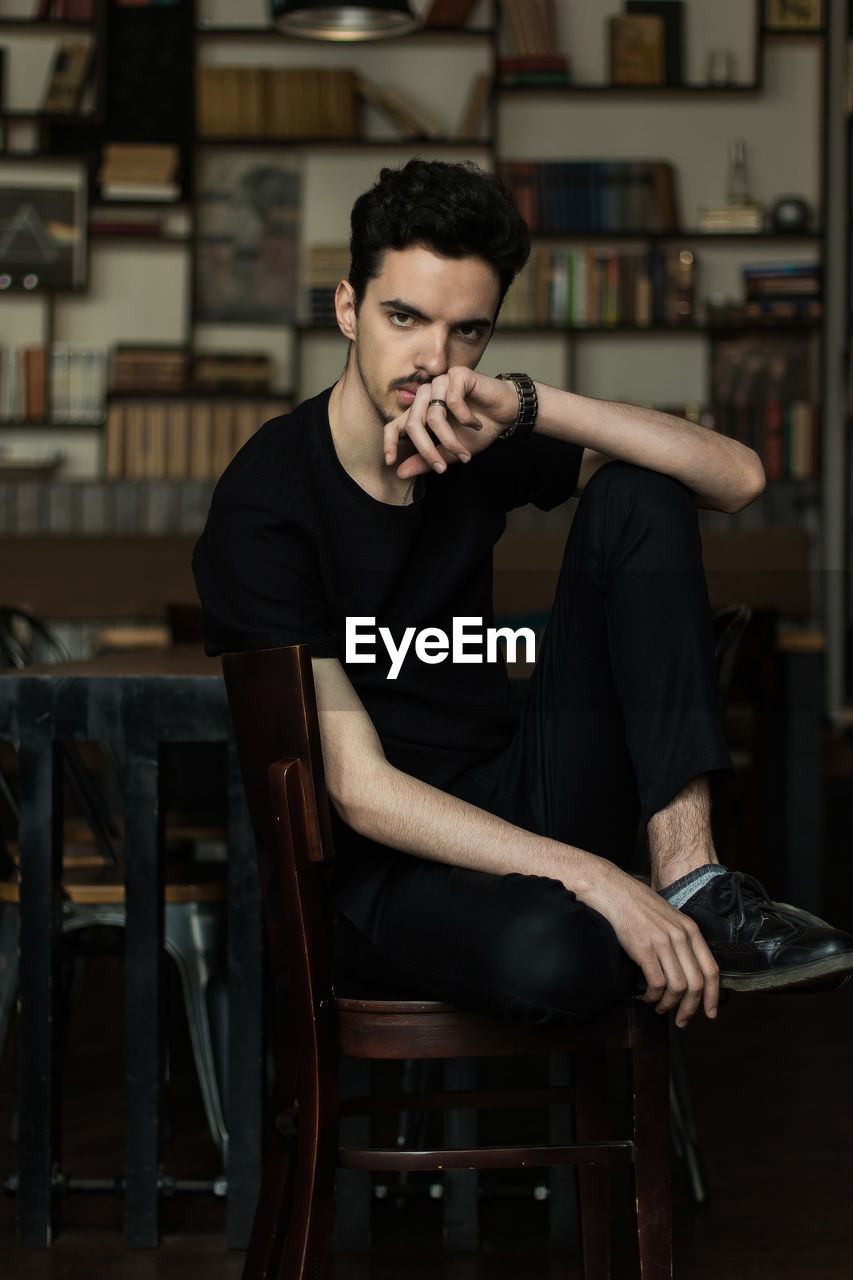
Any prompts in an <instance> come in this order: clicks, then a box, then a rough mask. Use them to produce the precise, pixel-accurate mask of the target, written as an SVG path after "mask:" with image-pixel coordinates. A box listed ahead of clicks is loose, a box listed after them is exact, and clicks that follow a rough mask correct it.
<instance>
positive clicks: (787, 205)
mask: <svg viewBox="0 0 853 1280" xmlns="http://www.w3.org/2000/svg"><path fill="white" fill-rule="evenodd" d="M772 217H773V226H774V227H775V228H776V230H777V231H805V230H806V228H807V226H808V221H809V209H808V205H807V204H806V202H805V200H802V199H800V197H799V196H783V197H782V199H781V200H777V201H776V203H775V204H774V206H773V213H772Z"/></svg>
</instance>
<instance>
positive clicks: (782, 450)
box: [713, 397, 820, 480]
mask: <svg viewBox="0 0 853 1280" xmlns="http://www.w3.org/2000/svg"><path fill="white" fill-rule="evenodd" d="M713 426H714V428H715V429H716V430H717V431H721V432H722V433H723V434H724V435H727V436H731V437H733V438H734V439H736V440H740V441H741V443H742V444H746V445H748V446H749V447H750V448H751V449H755V451H756V452H757V453H758V454H759V456H760V457H761V459H762V461H763V463H764V470H765V472H766V474H767V479H768V480H816V479H817V477H818V475H819V474H820V406H819V405H818V404H815V403H814V402H813V401H810V400H793V401H791V402H789V403H784V402H783V401H782V400H780V399H777V398H776V397H772V398H770V399H767V400H766V401H765V402H764V403H763V404H750V403H742V402H729V403H722V404H717V405H715V406H714V412H713Z"/></svg>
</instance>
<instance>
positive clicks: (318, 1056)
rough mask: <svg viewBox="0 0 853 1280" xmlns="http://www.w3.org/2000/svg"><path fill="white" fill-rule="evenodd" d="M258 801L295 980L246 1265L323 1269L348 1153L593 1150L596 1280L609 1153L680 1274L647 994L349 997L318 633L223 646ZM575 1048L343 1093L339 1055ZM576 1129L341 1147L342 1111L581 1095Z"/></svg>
mask: <svg viewBox="0 0 853 1280" xmlns="http://www.w3.org/2000/svg"><path fill="white" fill-rule="evenodd" d="M223 670H224V673H225V681H226V688H227V690H228V696H229V702H230V706H231V713H232V718H233V722H234V730H235V737H236V741H237V747H238V752H239V755H240V761H241V767H242V771H243V778H244V783H245V788H246V794H247V798H248V804H249V812H250V814H251V817H252V823H253V826H254V829H255V833H256V836H257V841H258V852H259V866H260V872H261V880H262V887H263V890H264V894H265V898H266V921H267V927H268V938H269V944H270V948H269V949H270V956H271V961H272V966H273V972H274V977H275V980H276V991H277V995H278V1014H279V1018H278V1027H277V1044H276V1099H275V1108H276V1120H275V1126H274V1129H273V1132H272V1134H271V1144H270V1150H269V1155H268V1160H267V1164H266V1167H265V1171H264V1178H263V1184H262V1188H261V1195H260V1200H259V1203H258V1209H257V1213H256V1216H255V1223H254V1228H253V1232H252V1239H251V1242H250V1246H249V1251H248V1254H247V1257H246V1263H245V1267H244V1270H243V1280H307V1277H309V1276H310V1277H319V1276H320V1275H321V1274H322V1269H323V1259H324V1256H325V1252H326V1248H327V1242H328V1237H329V1232H330V1226H331V1208H332V1192H333V1179H334V1169H335V1166H336V1164H337V1165H339V1166H340V1167H341V1168H344V1169H358V1170H377V1169H378V1170H408V1171H412V1170H419V1169H433V1170H448V1169H449V1170H460V1169H495V1168H521V1167H537V1166H538V1167H551V1168H553V1167H560V1166H572V1165H577V1166H578V1169H579V1181H580V1204H581V1227H582V1236H583V1252H584V1267H585V1275H586V1277H587V1280H603V1277H607V1276H609V1275H610V1225H611V1224H610V1209H609V1197H608V1189H609V1184H608V1177H607V1174H608V1166H610V1165H613V1164H626V1165H629V1166H631V1167H632V1172H633V1181H634V1190H635V1204H636V1218H635V1228H636V1240H637V1252H638V1256H639V1271H640V1275H641V1276H642V1277H643V1280H652V1278H653V1277H654V1278H655V1280H658V1278H660V1280H663V1277H669V1276H670V1275H671V1273H672V1249H671V1205H670V1186H669V1151H670V1135H669V1067H668V1055H667V1043H668V1022H667V1019H665V1018H660V1017H658V1016H657V1015H656V1014H655V1013H654V1011H653V1010H652V1009H651V1008H650V1007H649V1006H647V1005H645V1004H643V1003H642V1002H640V1001H632V1002H629V1003H626V1004H624V1005H622V1006H619V1007H617V1008H615V1009H614V1010H612V1011H611V1012H609V1013H608V1014H606V1015H604V1016H602V1017H600V1018H597V1019H595V1020H593V1021H591V1022H590V1023H589V1024H587V1025H585V1026H583V1027H582V1028H580V1029H576V1030H572V1029H566V1028H553V1029H528V1028H525V1027H520V1026H517V1025H515V1024H512V1023H509V1022H504V1021H501V1020H499V1019H495V1018H490V1017H485V1016H483V1015H480V1014H475V1013H470V1012H466V1011H464V1010H461V1009H458V1008H455V1007H452V1006H450V1005H447V1004H443V1003H439V1002H435V1001H429V1000H423V999H417V998H416V999H412V1000H399V999H392V1000H388V999H362V998H347V997H344V996H340V995H337V994H336V992H335V989H334V984H333V978H332V958H331V925H332V912H331V909H330V905H329V903H328V901H327V897H326V893H325V877H324V872H325V871H326V870H327V869H328V866H329V864H330V862H331V859H332V857H333V850H332V842H331V836H330V825H329V810H328V801H327V797H326V792H325V785H324V778H323V767H322V754H321V749H320V738H319V726H318V723H317V714H316V707H315V703H314V693H313V681H312V674H311V664H310V657H309V654H308V650H307V649H306V648H305V647H304V646H291V647H285V648H280V649H271V650H262V651H258V652H251V653H241V654H227V655H225V656H224V658H223ZM613 1048H619V1049H623V1050H627V1055H628V1074H629V1080H630V1090H629V1092H630V1098H631V1105H630V1112H631V1118H630V1123H629V1125H628V1126H627V1127H628V1132H627V1133H626V1134H623V1135H622V1136H621V1137H619V1138H616V1139H614V1138H612V1137H611V1134H610V1132H609V1126H608V1114H609V1105H610V1098H609V1096H608V1087H607V1071H606V1070H605V1069H604V1066H605V1061H606V1055H607V1053H608V1050H610V1049H613ZM542 1054H560V1055H565V1054H571V1055H573V1058H574V1066H575V1071H574V1089H573V1091H571V1092H570V1091H568V1090H566V1089H559V1088H558V1089H554V1088H551V1089H543V1088H538V1089H532V1090H531V1089H526V1090H518V1089H511V1090H503V1091H502V1092H501V1093H500V1095H499V1096H498V1097H497V1098H495V1097H494V1096H492V1095H491V1094H490V1093H489V1092H488V1091H479V1090H473V1091H468V1090H464V1091H447V1090H443V1091H441V1092H439V1093H436V1094H430V1095H423V1094H413V1095H407V1096H396V1097H394V1098H393V1099H390V1100H389V1099H387V1098H386V1099H378V1098H373V1097H365V1098H347V1099H346V1100H345V1101H344V1102H343V1103H342V1102H341V1101H340V1098H339V1083H338V1080H339V1061H340V1058H341V1057H343V1056H348V1057H350V1058H353V1059H359V1060H365V1059H396V1060H410V1059H417V1058H421V1059H433V1058H443V1059H451V1060H455V1059H464V1058H477V1057H487V1056H500V1057H503V1056H510V1055H513V1056H514V1055H521V1056H530V1055H542ZM572 1098H573V1101H574V1104H575V1109H576V1133H577V1141H575V1142H573V1143H570V1144H560V1145H553V1146H551V1145H522V1146H509V1145H506V1146H495V1147H484V1146H477V1145H469V1146H467V1147H464V1148H460V1147H450V1148H444V1149H441V1150H437V1149H433V1150H428V1151H423V1150H418V1151H414V1150H400V1149H399V1148H397V1147H393V1148H385V1149H375V1148H354V1147H349V1146H347V1147H341V1146H340V1145H339V1141H338V1121H339V1118H340V1117H342V1116H352V1115H354V1114H363V1113H370V1114H372V1113H375V1112H377V1111H379V1110H383V1109H390V1110H392V1111H394V1112H400V1111H403V1110H406V1109H409V1108H413V1109H418V1110H422V1109H424V1108H430V1109H434V1110H437V1111H439V1112H447V1111H449V1110H459V1109H464V1110H472V1109H473V1110H479V1109H481V1108H483V1107H488V1106H492V1107H494V1106H500V1107H506V1106H510V1105H513V1104H514V1105H521V1106H525V1107H528V1106H536V1105H538V1106H540V1107H541V1106H546V1105H551V1106H555V1105H561V1106H565V1105H567V1104H568V1103H569V1102H570V1100H571V1099H572Z"/></svg>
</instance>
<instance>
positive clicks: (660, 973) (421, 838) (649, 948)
mask: <svg viewBox="0 0 853 1280" xmlns="http://www.w3.org/2000/svg"><path fill="white" fill-rule="evenodd" d="M313 670H314V682H315V686H316V691H317V708H318V713H319V717H320V734H321V738H322V742H323V762H324V766H325V772H326V783H327V786H328V789H329V795H330V797H331V800H332V803H333V804H334V806H335V808H336V809H337V811H338V813H339V814H340V816H341V817H342V818H343V820H344V822H346V823H347V824H348V825H349V826H350V827H352V828H353V829H354V830H355V831H358V832H359V833H360V834H361V835H364V836H366V837H368V838H369V839H371V840H376V841H377V842H379V843H380V844H385V845H388V846H390V847H391V848H394V849H399V850H401V851H402V852H404V853H411V854H416V855H417V856H419V857H422V858H429V859H432V860H433V861H436V862H446V863H450V864H452V865H454V866H459V867H470V868H472V869H474V870H478V871H487V872H491V873H493V874H496V875H507V874H509V873H510V872H520V873H522V874H524V875H538V876H547V877H549V878H551V879H554V880H559V881H560V882H561V883H562V884H563V885H565V887H566V888H567V889H571V890H572V891H573V892H574V893H575V895H576V896H577V898H578V900H579V901H581V902H583V903H585V904H586V905H587V906H589V907H592V908H594V909H595V910H596V911H598V912H599V913H600V914H601V915H603V916H604V917H605V919H607V920H608V921H609V922H610V924H611V925H612V927H613V929H614V931H615V933H616V936H617V938H618V939H619V942H620V944H621V945H622V947H623V948H624V950H625V951H626V952H627V953H628V955H629V956H630V957H631V958H632V960H634V961H635V962H636V963H637V964H638V965H639V966H640V968H641V969H642V971H643V974H644V977H645V980H646V986H647V990H646V995H645V999H646V1000H647V1001H649V1002H650V1003H653V1004H655V1005H656V1006H657V1008H658V1010H659V1011H660V1012H665V1011H666V1010H668V1009H677V1010H678V1012H677V1015H676V1017H677V1020H678V1021H679V1023H680V1024H681V1025H683V1024H684V1022H686V1021H687V1020H688V1019H689V1018H690V1017H691V1016H692V1015H693V1014H694V1013H695V1012H696V1009H697V1008H698V1007H699V1004H700V1003H703V1004H704V1008H705V1012H706V1013H707V1014H708V1016H709V1017H714V1016H715V1015H716V1010H717V1004H718V999H719V982H718V976H717V965H716V962H715V961H714V959H713V957H712V955H711V953H710V951H709V949H708V947H707V945H706V943H705V941H704V939H703V938H702V936H701V934H700V932H699V930H698V928H697V927H696V926H695V925H694V923H693V921H692V920H690V919H689V918H688V917H686V916H684V915H682V914H681V913H680V912H678V911H675V910H674V909H673V908H672V907H670V906H669V904H668V903H666V902H665V901H664V900H663V899H662V898H661V897H660V896H659V895H658V894H656V893H655V892H653V890H651V889H650V888H648V887H647V886H646V885H644V884H642V883H641V882H639V881H637V880H634V879H633V877H631V876H629V875H627V874H626V873H625V872H624V871H621V870H620V869H619V868H618V867H616V866H615V865H614V864H613V863H611V862H608V861H607V860H606V859H604V858H599V857H596V856H595V855H594V854H591V853H586V852H585V851H584V850H582V849H577V848H575V847H574V846H572V845H567V844H562V843H561V842H560V841H558V840H551V839H548V838H547V837H544V836H537V835H534V834H532V833H531V832H529V831H524V830H523V829H522V828H520V827H516V826H513V824H512V823H509V822H505V821H504V820H503V819H502V818H497V817H495V816H494V815H493V814H491V813H488V812H486V811H485V810H484V809H479V808H477V806H476V805H472V804H468V803H467V802H466V801H464V800H460V799H458V798H457V797H455V796H451V795H448V794H447V793H446V792H443V791H440V790H438V788H436V787H431V786H429V785H428V784H427V783H425V782H421V781H420V780H419V779H417V778H412V777H410V776H409V775H408V774H405V773H402V772H401V771H400V770H399V769H395V768H394V767H393V765H391V764H389V762H388V761H387V759H386V758H385V753H384V751H383V750H382V745H381V743H380V741H379V737H378V735H377V733H376V730H375V728H374V726H373V723H372V722H371V720H370V717H369V716H368V714H367V712H366V711H365V709H364V706H363V705H362V703H361V701H360V699H359V697H358V695H357V694H356V692H355V690H354V689H353V687H352V685H351V683H350V681H349V679H348V677H347V675H346V672H345V671H344V669H343V667H342V666H341V665H340V663H339V662H338V661H337V660H336V659H333V658H315V659H314V662H313Z"/></svg>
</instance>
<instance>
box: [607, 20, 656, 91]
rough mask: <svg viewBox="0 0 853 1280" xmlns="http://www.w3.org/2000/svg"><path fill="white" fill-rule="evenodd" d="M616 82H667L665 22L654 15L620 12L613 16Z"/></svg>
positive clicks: (613, 77) (612, 59) (613, 74)
mask: <svg viewBox="0 0 853 1280" xmlns="http://www.w3.org/2000/svg"><path fill="white" fill-rule="evenodd" d="M610 80H611V83H612V84H632V85H634V84H636V85H642V84H646V85H656V84H664V83H665V72H664V23H663V18H660V17H658V16H657V15H654V14H634V15H631V14H617V15H616V16H615V17H612V18H611V19H610Z"/></svg>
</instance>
